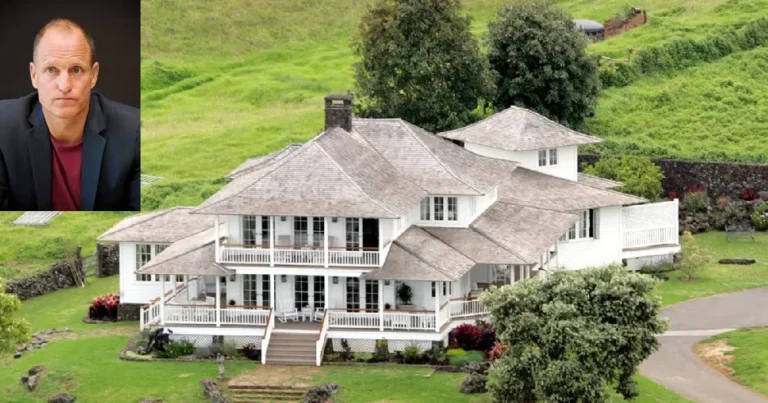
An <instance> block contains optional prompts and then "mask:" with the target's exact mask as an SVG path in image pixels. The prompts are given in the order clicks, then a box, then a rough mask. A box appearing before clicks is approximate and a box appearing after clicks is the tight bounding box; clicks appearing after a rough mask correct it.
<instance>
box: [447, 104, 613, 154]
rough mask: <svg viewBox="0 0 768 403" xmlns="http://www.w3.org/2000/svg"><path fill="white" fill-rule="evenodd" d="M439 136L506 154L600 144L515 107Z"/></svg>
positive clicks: (595, 138) (595, 139)
mask: <svg viewBox="0 0 768 403" xmlns="http://www.w3.org/2000/svg"><path fill="white" fill-rule="evenodd" d="M438 135H439V136H442V137H445V138H447V139H451V140H459V141H464V142H467V143H474V144H480V145H484V146H487V147H493V148H500V149H503V150H508V151H526V150H540V149H544V148H552V147H563V146H572V145H581V144H591V143H599V142H601V141H602V140H601V139H599V138H597V137H593V136H588V135H586V134H583V133H579V132H577V131H575V130H571V129H569V128H567V127H565V126H563V125H561V124H559V123H557V122H554V121H552V120H550V119H547V118H546V117H544V116H542V115H540V114H538V113H536V112H533V111H531V110H528V109H525V108H520V107H517V106H511V107H509V108H507V109H505V110H503V111H501V112H498V113H495V114H493V115H491V116H489V117H487V118H485V119H483V120H481V121H479V122H477V123H473V124H471V125H469V126H466V127H462V128H460V129H456V130H451V131H447V132H442V133H439V134H438Z"/></svg>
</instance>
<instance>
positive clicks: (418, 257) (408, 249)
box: [392, 234, 477, 278]
mask: <svg viewBox="0 0 768 403" xmlns="http://www.w3.org/2000/svg"><path fill="white" fill-rule="evenodd" d="M430 235H431V234H430ZM392 243H394V244H396V245H397V246H399V247H400V249H402V250H404V251H406V252H407V253H408V254H409V255H411V256H413V257H415V258H416V259H419V260H421V261H422V262H424V263H425V264H426V265H427V266H429V267H431V268H433V269H435V270H437V271H438V272H440V274H442V275H444V276H445V277H448V278H452V277H451V276H449V275H448V274H447V273H446V272H444V271H443V270H442V269H441V268H439V267H437V266H435V265H433V264H432V263H430V262H428V261H426V260H424V258H422V257H421V256H419V255H417V254H415V253H413V251H412V250H411V249H410V248H408V247H406V246H405V245H403V244H401V243H400V242H398V241H397V240H394V241H392ZM473 262H474V260H473ZM475 264H477V263H475Z"/></svg>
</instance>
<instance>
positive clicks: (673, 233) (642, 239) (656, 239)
mask: <svg viewBox="0 0 768 403" xmlns="http://www.w3.org/2000/svg"><path fill="white" fill-rule="evenodd" d="M623 242H624V243H623V247H624V249H630V248H644V247H648V246H654V245H677V244H678V234H677V226H670V227H666V228H649V229H643V230H635V231H625V232H624V239H623Z"/></svg>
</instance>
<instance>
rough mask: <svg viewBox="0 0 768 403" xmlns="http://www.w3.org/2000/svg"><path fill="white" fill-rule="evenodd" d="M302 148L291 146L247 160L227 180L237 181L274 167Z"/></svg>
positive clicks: (296, 145)
mask: <svg viewBox="0 0 768 403" xmlns="http://www.w3.org/2000/svg"><path fill="white" fill-rule="evenodd" d="M300 147H301V144H296V143H294V144H289V145H288V146H286V147H285V148H283V149H282V150H279V151H275V152H273V153H269V154H267V155H262V156H259V157H254V158H250V159H247V160H245V162H243V163H242V164H240V165H239V166H238V167H237V168H235V169H234V170H232V172H230V173H229V174H227V176H225V178H227V179H235V178H239V177H241V176H243V175H245V174H247V173H249V172H253V171H254V170H256V169H259V168H263V167H267V166H270V165H272V164H273V163H275V162H277V161H280V160H282V159H283V158H285V157H288V156H290V155H291V154H293V153H294V152H295V151H296V150H298V149H299V148H300Z"/></svg>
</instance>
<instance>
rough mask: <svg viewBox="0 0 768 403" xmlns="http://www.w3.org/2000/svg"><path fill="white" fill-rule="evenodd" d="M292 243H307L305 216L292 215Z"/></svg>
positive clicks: (298, 244)
mask: <svg viewBox="0 0 768 403" xmlns="http://www.w3.org/2000/svg"><path fill="white" fill-rule="evenodd" d="M293 239H294V245H297V246H304V245H307V244H308V242H307V217H293Z"/></svg>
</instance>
